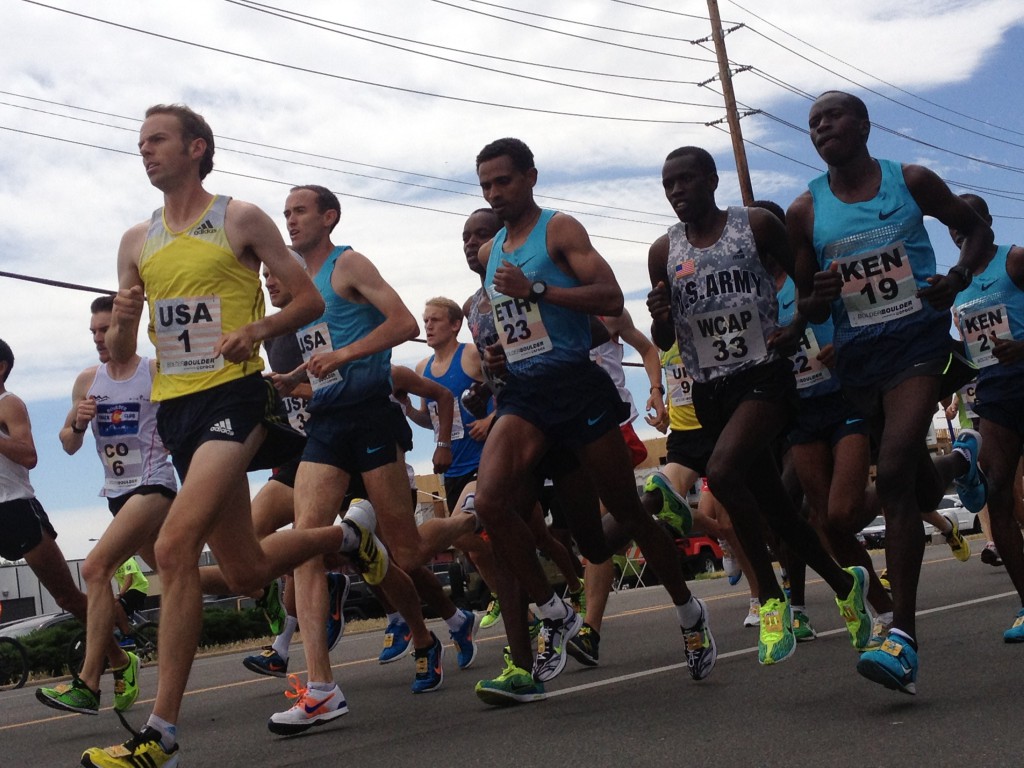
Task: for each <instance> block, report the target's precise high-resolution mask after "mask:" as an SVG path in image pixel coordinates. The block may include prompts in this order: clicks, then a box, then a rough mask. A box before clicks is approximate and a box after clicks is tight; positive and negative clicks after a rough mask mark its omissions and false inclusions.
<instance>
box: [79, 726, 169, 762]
mask: <svg viewBox="0 0 1024 768" xmlns="http://www.w3.org/2000/svg"><path fill="white" fill-rule="evenodd" d="M82 765H84V766H86V768H139V766H146V768H176V767H177V765H178V745H177V744H175V745H174V746H173V747H171V748H170V749H164V747H163V744H161V743H160V732H159V731H158V730H157V729H156V728H152V727H150V726H148V725H147V726H146V727H145V728H143V729H142V730H141V731H139V732H138V733H136V734H135V735H134V736H132V737H131V738H130V739H128V741H126V742H125V743H124V744H117V745H116V746H113V747H107V748H106V749H100V748H99V747H92V748H91V749H87V750H85V752H83V753H82Z"/></svg>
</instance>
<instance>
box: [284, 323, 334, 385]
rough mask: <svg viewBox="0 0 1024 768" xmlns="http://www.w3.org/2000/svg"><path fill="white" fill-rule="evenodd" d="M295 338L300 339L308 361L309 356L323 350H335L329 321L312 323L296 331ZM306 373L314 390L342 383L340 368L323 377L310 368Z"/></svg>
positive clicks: (303, 353) (300, 346) (300, 347)
mask: <svg viewBox="0 0 1024 768" xmlns="http://www.w3.org/2000/svg"><path fill="white" fill-rule="evenodd" d="M295 338H297V339H298V340H299V349H301V350H302V359H303V360H305V361H306V362H307V363H308V362H309V358H311V357H312V356H313V355H316V354H319V353H321V352H333V351H334V347H333V346H331V331H330V329H329V328H328V327H327V323H317V324H316V325H311V326H310V327H309V328H304V329H303V330H301V331H296V332H295ZM306 375H307V376H309V386H311V387H312V388H313V391H314V392H317V391H319V390H321V389H323V388H324V387H327V386H330V385H331V384H340V383H341V372H340V371H338V370H333V371H331V372H330V373H328V374H327V375H326V376H324V377H323V378H322V379H320V378H317V377H316V376H314V375H313V374H312V373H310V372H309V371H308V370H307V371H306Z"/></svg>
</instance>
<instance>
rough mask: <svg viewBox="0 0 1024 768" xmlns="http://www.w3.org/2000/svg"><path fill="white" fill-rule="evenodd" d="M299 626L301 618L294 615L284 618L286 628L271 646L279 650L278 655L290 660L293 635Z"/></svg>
mask: <svg viewBox="0 0 1024 768" xmlns="http://www.w3.org/2000/svg"><path fill="white" fill-rule="evenodd" d="M298 626H299V620H298V619H297V618H295V617H294V616H288V617H287V618H285V620H284V629H283V630H281V634H280V635H278V636H277V637H275V638H274V644H273V645H271V646H270V647H271V648H273V649H274V650H275V651H277V655H278V656H280V657H281V658H282V659H284V660H285V661H288V649H289V648H290V647H291V644H292V635H294V634H295V630H296V628H297V627H298Z"/></svg>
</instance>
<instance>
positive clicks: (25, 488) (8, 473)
mask: <svg viewBox="0 0 1024 768" xmlns="http://www.w3.org/2000/svg"><path fill="white" fill-rule="evenodd" d="M10 394H11V393H10V392H4V393H3V394H2V395H0V400H3V399H4V398H5V397H7V396H8V395H10ZM10 439H11V436H10V435H9V434H7V432H5V431H4V430H3V429H0V440H10ZM35 495H36V492H35V491H34V490H33V489H32V484H31V483H30V482H29V481H28V468H27V467H23V466H21V464H18V463H17V462H14V461H11V460H10V459H9V458H7V457H6V456H3V455H0V503H2V502H5V501H14V500H15V499H32V498H35Z"/></svg>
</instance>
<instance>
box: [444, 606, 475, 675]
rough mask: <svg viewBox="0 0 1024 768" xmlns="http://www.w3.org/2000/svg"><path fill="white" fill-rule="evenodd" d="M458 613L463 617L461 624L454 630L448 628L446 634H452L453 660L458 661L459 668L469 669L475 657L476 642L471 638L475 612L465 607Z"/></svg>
mask: <svg viewBox="0 0 1024 768" xmlns="http://www.w3.org/2000/svg"><path fill="white" fill-rule="evenodd" d="M459 613H460V614H462V616H463V617H464V621H463V622H462V626H461V627H460V628H459V629H458V631H456V632H452V631H451V630H448V634H450V635H451V636H452V642H453V643H455V650H456V655H455V660H456V661H457V662H458V665H459V669H469V668H470V667H471V666H473V661H474V660H475V659H476V651H477V644H476V640H474V639H473V632H474V630H475V629H476V614H475V613H473V611H469V610H466V609H465V608H463V609H462V610H460V611H459Z"/></svg>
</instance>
